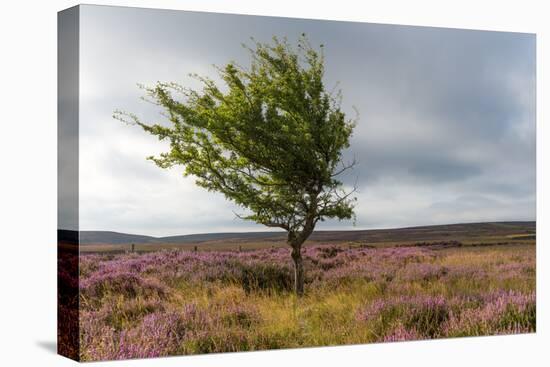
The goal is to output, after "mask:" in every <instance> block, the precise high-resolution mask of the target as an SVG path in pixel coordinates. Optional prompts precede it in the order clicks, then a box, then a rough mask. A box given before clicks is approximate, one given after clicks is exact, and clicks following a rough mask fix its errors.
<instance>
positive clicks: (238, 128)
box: [115, 35, 355, 246]
mask: <svg viewBox="0 0 550 367" xmlns="http://www.w3.org/2000/svg"><path fill="white" fill-rule="evenodd" d="M245 47H246V48H247V49H248V50H249V51H250V56H251V63H250V66H249V67H247V68H245V67H242V66H240V65H238V64H236V63H235V62H229V63H228V64H227V65H225V66H223V67H217V70H218V73H219V77H220V79H221V80H222V81H223V83H224V84H225V85H224V87H223V88H222V87H219V86H218V85H217V84H216V83H215V81H214V80H212V79H210V78H207V77H202V76H198V75H192V76H193V77H195V78H197V79H198V80H199V81H200V82H201V83H202V85H203V88H202V90H200V91H197V90H191V89H188V88H184V87H182V86H180V85H178V84H175V83H160V82H159V83H157V85H156V86H154V87H144V89H145V90H146V92H147V94H148V97H149V99H151V100H152V101H153V102H154V103H156V104H158V105H159V106H161V107H162V108H163V110H164V111H165V112H166V116H167V118H168V119H169V122H170V123H169V124H168V125H167V124H147V123H144V122H142V121H140V120H139V118H138V117H137V116H135V115H133V114H130V113H124V112H116V113H115V118H118V119H120V120H123V121H125V122H128V123H131V124H135V125H138V126H140V127H141V128H143V130H145V131H146V132H148V133H150V134H152V135H155V136H157V137H158V138H159V139H160V140H165V141H168V142H169V143H170V150H169V151H167V152H165V153H162V154H161V155H160V156H157V157H149V159H151V160H152V161H154V162H155V163H156V164H157V165H158V166H159V167H161V168H168V167H172V166H176V165H182V166H184V168H185V171H184V173H185V175H192V176H195V177H196V178H197V181H196V183H197V184H198V185H199V186H202V187H204V188H206V189H208V190H210V191H216V192H220V193H222V194H224V195H225V197H227V198H228V199H230V200H232V201H233V202H235V203H236V204H238V205H239V206H241V207H242V208H244V209H246V210H248V213H247V214H246V215H244V216H242V218H244V219H247V220H252V221H255V222H257V223H261V224H264V225H266V226H270V227H280V228H283V229H285V230H287V231H288V232H289V241H291V242H293V243H295V244H297V245H298V246H299V245H301V243H303V241H305V239H307V237H308V236H309V235H310V234H311V232H312V231H313V229H314V227H315V224H316V223H317V222H318V221H319V220H321V221H322V220H323V219H326V218H337V219H350V218H352V216H353V201H354V198H352V197H351V194H352V193H353V192H354V191H355V190H353V191H351V192H345V191H344V190H343V184H342V182H341V181H339V180H338V179H337V178H336V177H337V176H338V175H339V174H340V173H342V172H343V171H345V170H347V169H349V168H351V167H352V166H353V164H354V163H351V164H349V165H345V164H343V163H342V161H341V158H342V151H343V150H344V149H346V148H348V147H349V141H350V137H351V135H352V131H353V128H354V126H355V122H354V121H352V120H349V119H347V118H346V116H345V114H344V113H343V112H342V111H341V110H340V100H341V98H340V94H339V93H338V95H336V96H335V97H334V96H332V95H331V94H330V93H328V92H327V91H326V90H325V86H324V83H323V75H324V58H323V53H322V46H321V47H320V50H319V51H317V50H315V49H314V48H312V47H311V45H310V44H309V42H308V41H307V39H306V37H305V35H302V37H301V38H300V39H299V41H298V44H297V46H296V47H292V46H291V45H289V44H288V42H287V41H286V40H282V41H281V40H279V39H277V38H275V37H274V38H273V43H272V44H265V43H260V42H256V41H254V40H253V47H249V46H246V45H245Z"/></svg>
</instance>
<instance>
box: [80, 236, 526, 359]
mask: <svg viewBox="0 0 550 367" xmlns="http://www.w3.org/2000/svg"><path fill="white" fill-rule="evenodd" d="M289 251H290V250H289V249H286V248H275V247H274V248H267V249H265V248H264V249H257V250H250V251H241V252H239V251H197V252H195V251H189V250H182V249H179V250H178V249H172V250H161V251H155V252H146V253H127V254H125V253H119V254H112V253H104V254H101V253H99V254H81V255H80V276H81V280H80V284H79V288H80V292H79V302H80V310H81V311H80V332H79V333H80V357H81V359H82V360H87V361H92V360H102V359H124V358H141V357H156V356H167V355H179V354H197V353H211V352H232V351H250V350H261V349H275V348H295V347H307V346H327V345H339V344H356V343H373V342H390V341H401V340H419V339H431V338H447V337H460V336H476V335H495V334H512V333H527V332H534V331H535V319H536V306H535V245H534V241H533V242H532V243H516V244H494V245H483V246H466V245H465V246H460V243H456V242H452V241H451V242H449V243H434V244H429V243H423V244H421V245H417V246H390V247H367V246H348V245H342V244H337V245H314V246H306V247H305V248H304V249H303V251H304V262H305V268H306V273H305V274H306V293H305V296H304V297H302V298H296V296H295V295H294V294H293V292H292V282H293V270H292V263H291V259H290V256H289Z"/></svg>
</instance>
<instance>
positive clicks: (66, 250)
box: [57, 7, 79, 360]
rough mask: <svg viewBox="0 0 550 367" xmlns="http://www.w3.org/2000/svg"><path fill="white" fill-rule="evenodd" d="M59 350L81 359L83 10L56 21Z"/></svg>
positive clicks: (60, 15)
mask: <svg viewBox="0 0 550 367" xmlns="http://www.w3.org/2000/svg"><path fill="white" fill-rule="evenodd" d="M57 57H58V58H57V68H58V69H57V72H58V74H57V78H58V79H57V88H58V89H57V93H58V95H57V103H58V105H57V116H58V130H57V139H58V143H57V205H58V206H57V208H58V209H57V292H58V293H57V351H58V353H59V354H61V355H63V356H65V357H68V358H71V359H74V360H79V321H78V320H79V317H78V315H79V307H78V306H79V304H78V289H79V287H78V285H79V278H78V244H79V235H78V228H79V227H78V151H79V150H78V131H79V128H78V124H79V120H78V117H79V108H78V97H79V96H78V91H79V7H73V8H70V9H67V10H64V11H61V12H59V13H58V18H57Z"/></svg>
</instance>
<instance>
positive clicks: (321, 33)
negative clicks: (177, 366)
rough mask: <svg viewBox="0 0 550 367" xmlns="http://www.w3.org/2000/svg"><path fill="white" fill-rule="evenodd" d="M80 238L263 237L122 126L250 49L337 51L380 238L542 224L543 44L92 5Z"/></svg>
mask: <svg viewBox="0 0 550 367" xmlns="http://www.w3.org/2000/svg"><path fill="white" fill-rule="evenodd" d="M80 26H81V28H80V32H81V33H80V75H81V79H80V124H81V125H80V228H81V230H113V231H120V232H129V233H139V234H150V235H159V236H161V235H175V234H188V233H199V232H218V231H248V230H251V231H263V230H266V228H265V227H263V226H260V225H256V224H254V223H250V222H243V221H241V220H238V219H235V215H234V212H235V211H237V212H242V210H239V209H237V208H236V207H235V206H234V205H232V204H231V203H230V202H228V201H226V200H225V199H224V198H223V196H222V195H221V194H216V193H209V192H207V191H205V190H204V189H201V188H199V187H196V186H195V185H194V179H193V178H192V177H187V178H184V177H183V176H182V174H181V172H182V169H181V168H174V169H172V170H168V171H167V170H162V169H160V168H158V167H156V166H155V165H154V164H153V163H152V162H150V161H147V160H145V157H146V156H149V155H154V154H157V153H160V152H162V151H164V150H165V149H166V147H167V146H166V144H163V143H160V142H158V141H157V140H156V139H155V138H154V137H152V136H149V135H147V134H146V133H144V132H143V131H142V130H140V129H138V128H136V127H132V126H127V125H124V124H122V123H121V122H119V121H116V120H114V119H113V118H112V114H113V111H114V110H116V109H122V110H125V111H129V112H133V113H136V114H137V115H138V116H140V117H141V118H142V119H143V120H144V121H147V122H155V121H159V122H160V121H163V117H162V116H161V115H160V110H159V109H158V107H156V106H154V105H152V104H150V103H147V102H144V101H142V100H141V99H140V97H141V96H142V95H143V92H142V91H141V90H140V89H139V88H137V86H136V83H143V84H146V85H152V84H154V83H156V82H157V81H176V82H178V83H180V84H182V85H185V86H189V87H199V85H198V84H197V82H196V81H195V80H193V79H191V78H189V77H188V76H187V75H188V73H191V72H193V73H198V74H202V75H206V76H210V77H212V78H215V79H216V73H215V69H214V68H213V66H212V65H213V64H215V65H223V64H225V63H226V62H228V61H230V60H235V61H237V62H238V63H240V64H243V65H246V64H247V63H248V54H247V51H246V50H244V49H243V48H242V47H241V43H242V42H247V41H248V40H249V37H250V36H253V37H254V38H256V39H257V40H260V41H269V40H270V39H271V37H272V36H273V35H276V36H279V37H284V36H286V37H288V39H289V40H290V41H293V40H296V39H297V38H298V37H299V35H300V34H301V33H304V32H305V33H306V34H307V35H308V37H309V39H310V41H311V43H312V44H314V45H318V44H324V45H325V56H326V78H325V83H326V86H327V88H328V89H331V88H333V87H334V86H335V85H336V84H337V83H338V86H339V88H341V89H342V92H343V97H344V99H343V104H342V108H343V109H344V110H345V111H346V112H347V113H349V115H350V116H351V117H353V116H355V115H354V112H353V107H356V108H357V109H358V111H359V113H360V117H359V122H358V125H357V127H356V129H355V133H354V137H353V139H352V144H351V149H350V151H348V152H346V153H345V154H346V157H351V156H355V157H356V158H357V159H358V161H359V164H358V165H357V168H356V169H355V171H354V172H352V174H351V175H350V176H348V177H345V181H346V182H348V183H352V182H353V181H355V179H357V182H358V189H359V193H358V195H357V198H358V204H357V208H356V214H357V221H356V224H355V226H353V223H352V222H349V221H347V222H341V223H340V222H325V223H321V224H320V225H319V226H318V229H352V228H355V229H368V228H388V227H402V226H413V225H428V224H442V223H458V222H476V221H506V220H534V219H535V36H534V35H531V34H519V33H509V32H485V31H469V30H456V29H441V28H429V27H409V26H395V25H380V24H367V23H351V22H334V21H318V20H302V19H287V18H274V17H252V16H237V15H221V14H206V13H193V12H181V11H163V10H146V9H133V8H117V7H99V6H98V7H96V6H83V7H82V9H81V19H80Z"/></svg>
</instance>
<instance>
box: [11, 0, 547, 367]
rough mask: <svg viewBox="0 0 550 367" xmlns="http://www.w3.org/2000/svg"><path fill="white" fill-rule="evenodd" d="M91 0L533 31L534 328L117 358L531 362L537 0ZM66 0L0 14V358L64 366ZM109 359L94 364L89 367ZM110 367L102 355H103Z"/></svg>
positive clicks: (542, 223) (534, 339)
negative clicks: (59, 128)
mask: <svg viewBox="0 0 550 367" xmlns="http://www.w3.org/2000/svg"><path fill="white" fill-rule="evenodd" d="M96 3H97V4H105V5H126V6H141V7H160V8H169V9H182V10H197V11H213V12H227V13H241V14H256V15H272V16H287V17H302V18H317V19H335V20H353V21H366V22H376V23H395V24H410V25H425V26H444V27H458V28H471V29H486V30H506V31H522V32H536V33H537V34H538V36H537V47H538V50H537V59H538V60H537V64H538V70H537V73H538V86H537V93H538V95H537V101H538V103H537V109H538V111H537V114H538V117H537V133H538V136H537V141H538V144H537V151H538V152H537V189H538V192H537V200H538V205H537V222H538V234H537V237H538V246H537V277H538V289H537V297H538V305H537V309H538V315H537V324H538V332H537V334H536V335H535V334H533V335H521V336H507V337H484V338H466V339H453V340H439V341H429V342H406V343H398V344H377V345H363V346H344V347H333V348H310V349H301V350H288V351H269V352H255V353H237V354H226V355H206V356H195V357H175V358H164V359H155V360H139V361H125V362H120V363H117V365H119V366H153V365H154V366H176V365H177V366H220V365H224V366H239V367H244V366H257V365H262V366H281V365H283V366H284V365H289V366H294V365H300V364H302V365H308V366H309V365H314V366H334V365H337V366H338V365H361V366H364V365H366V364H368V365H374V366H378V365H384V366H393V365H401V364H402V365H407V366H417V365H418V366H420V365H421V366H439V365H441V364H444V365H446V366H465V365H498V366H517V365H524V366H540V365H545V363H547V359H548V354H547V353H546V350H545V348H544V347H545V346H547V345H548V342H549V341H550V338H549V335H550V332H549V327H550V321H549V320H550V318H549V316H548V313H547V312H545V311H546V310H548V309H549V308H548V307H549V299H548V293H549V292H548V289H549V282H550V281H549V279H550V274H549V272H548V270H547V268H545V264H548V263H549V261H550V259H549V251H548V248H549V247H548V246H547V245H546V243H545V242H546V241H547V240H549V238H550V237H549V234H548V232H549V230H548V228H549V227H548V225H547V224H548V214H547V210H545V208H547V207H548V204H549V202H548V197H549V196H548V195H545V190H544V187H550V185H549V173H548V166H549V165H548V163H547V161H546V160H545V158H546V157H548V153H549V148H548V145H546V146H545V145H543V144H542V142H543V141H546V142H548V139H549V138H550V137H549V136H548V128H546V127H545V126H544V124H543V121H544V120H545V116H546V115H545V112H547V111H548V105H546V106H545V105H544V104H543V102H542V101H545V100H546V101H548V99H549V97H548V86H549V85H550V84H549V78H548V73H547V72H546V70H545V69H544V66H545V65H550V51H549V50H550V46H549V43H548V42H549V41H548V40H549V39H550V31H549V25H548V21H547V18H545V16H544V14H546V13H545V11H544V10H545V9H544V2H542V1H535V0H523V1H511V2H506V3H505V2H503V1H492V0H491V1H489V0H486V1H483V2H480V1H472V0H462V1H458V0H452V1H450V0H449V1H438V0H431V1H429V0H416V1H407V0H402V1H397V0H386V1H384V2H382V1H380V2H376V3H374V2H369V1H353V0H338V1H320V0H316V1H315V0H313V1H296V0H292V1H287V0H278V1H276V0H269V1H268V0H264V1H257V0H211V1H208V2H205V1H203V0H179V1H176V0H172V1H168V0H143V1H129V0H126V1H123V0H120V1H96ZM75 4H76V2H73V1H63V0H50V1H38V0H36V1H10V2H4V3H3V5H2V6H1V11H0V16H1V20H0V27H1V31H0V37H1V43H0V45H1V47H2V51H1V53H0V55H1V57H0V81H1V83H2V84H1V88H0V93H1V94H2V96H1V97H2V98H1V99H0V100H1V101H2V102H1V106H2V108H1V110H0V111H1V112H0V114H1V122H0V126H1V129H0V160H1V166H0V167H1V168H2V173H1V176H0V177H1V179H0V228H1V229H2V231H1V236H0V240H1V246H2V251H1V252H0V272H1V273H0V282H1V283H0V285H1V287H0V338H1V339H0V361H1V362H0V364H2V365H6V366H15V365H31V366H32V365H39V366H65V365H70V364H72V363H73V362H70V361H69V360H66V359H64V358H62V357H59V356H57V355H56V354H55V353H54V349H55V339H56V272H55V269H56V227H57V225H56V217H57V215H56V213H57V208H56V202H57V200H56V192H57V190H56V177H57V174H56V161H57V159H56V152H57V149H56V144H57V143H56V135H57V134H56V65H57V64H56V39H57V36H56V19H57V15H56V12H57V11H58V10H61V9H64V8H67V7H69V6H72V5H75ZM103 365H108V363H97V364H94V366H103ZM109 365H110V364H109Z"/></svg>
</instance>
